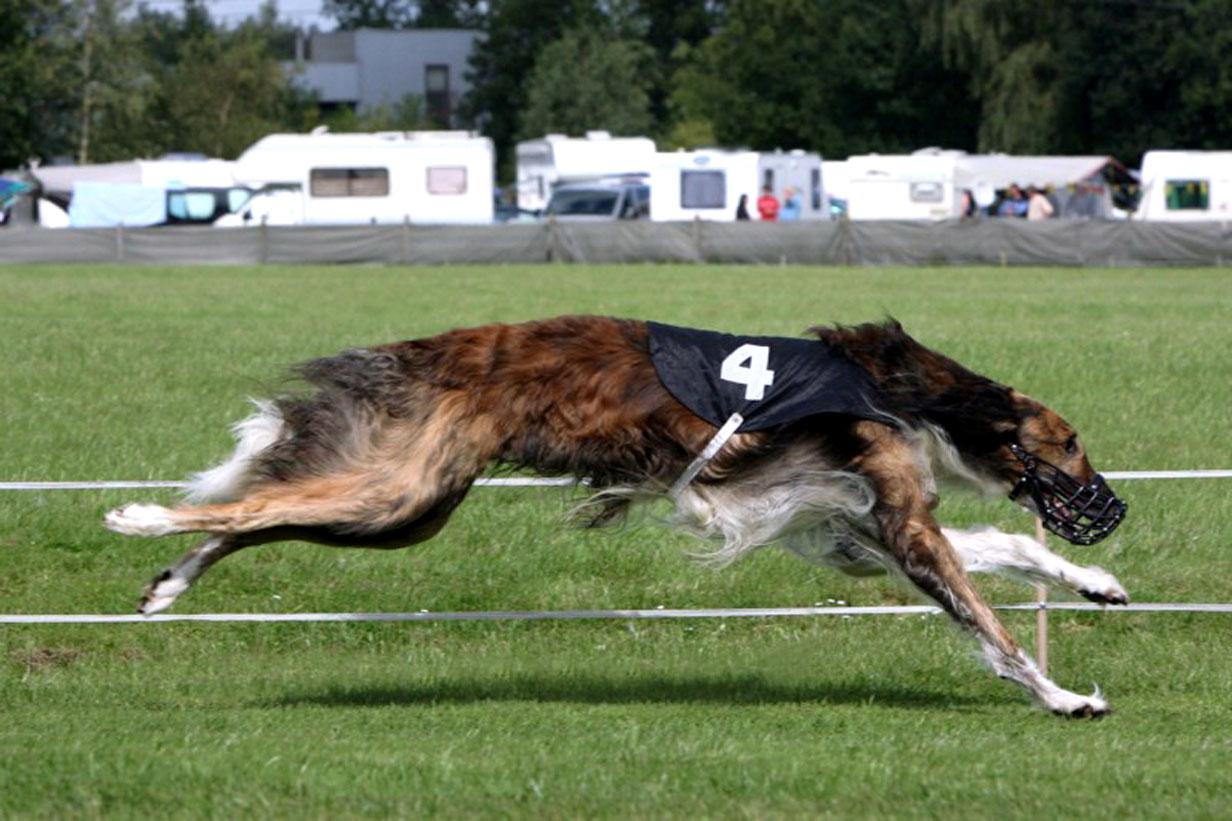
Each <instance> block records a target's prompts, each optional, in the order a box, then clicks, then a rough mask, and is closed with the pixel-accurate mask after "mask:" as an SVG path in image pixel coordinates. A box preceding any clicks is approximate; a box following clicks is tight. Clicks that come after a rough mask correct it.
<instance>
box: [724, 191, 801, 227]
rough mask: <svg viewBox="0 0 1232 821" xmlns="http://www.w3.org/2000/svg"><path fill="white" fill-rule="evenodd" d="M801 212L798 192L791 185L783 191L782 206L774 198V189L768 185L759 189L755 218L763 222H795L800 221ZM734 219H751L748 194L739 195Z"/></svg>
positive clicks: (776, 198)
mask: <svg viewBox="0 0 1232 821" xmlns="http://www.w3.org/2000/svg"><path fill="white" fill-rule="evenodd" d="M803 210H804V203H803V201H802V200H801V199H800V190H799V189H797V188H796V187H795V186H792V185H789V186H787V187H786V188H784V189H783V202H782V204H780V203H779V199H778V197H776V196H774V189H773V188H772V187H770V186H769V185H767V186H764V187H763V188H762V189H761V196H760V197H758V198H757V216H758V217H759V218H760V219H761V220H762V221H763V222H795V221H796V220H798V219H800V214H801V212H802V211H803ZM736 219H737V220H748V219H752V217H751V216H750V215H749V195H748V194H741V195H740V202H738V203H736Z"/></svg>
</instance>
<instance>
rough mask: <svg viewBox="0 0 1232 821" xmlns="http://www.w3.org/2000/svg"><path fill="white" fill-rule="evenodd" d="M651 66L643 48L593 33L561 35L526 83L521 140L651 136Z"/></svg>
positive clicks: (650, 54)
mask: <svg viewBox="0 0 1232 821" xmlns="http://www.w3.org/2000/svg"><path fill="white" fill-rule="evenodd" d="M653 66H654V53H653V52H652V51H651V50H650V47H649V46H647V45H645V44H643V43H640V42H637V41H633V40H625V39H621V38H619V37H615V36H613V35H612V34H611V33H610V32H608V31H603V30H599V29H593V28H585V29H574V30H572V31H567V32H565V34H564V35H563V36H562V37H561V38H560V39H559V40H557V41H556V42H554V43H552V44H551V45H549V46H547V47H546V48H544V49H543V51H542V52H541V53H540V54H539V58H538V59H537V60H536V61H535V66H534V69H533V70H532V71H531V72H530V76H529V77H528V78H527V83H526V85H527V93H526V97H527V99H526V108H525V110H524V111H523V113H522V119H521V127H520V133H521V136H522V137H523V138H527V139H529V138H533V137H538V136H542V135H543V134H546V133H548V132H562V133H567V134H581V133H582V132H584V131H586V130H587V129H604V130H607V131H611V132H613V133H615V134H646V133H649V132H650V130H651V129H652V127H653V125H654V123H653V120H652V118H651V114H650V93H649V92H650V89H651V87H652V85H653V77H652V73H651V72H652V69H653Z"/></svg>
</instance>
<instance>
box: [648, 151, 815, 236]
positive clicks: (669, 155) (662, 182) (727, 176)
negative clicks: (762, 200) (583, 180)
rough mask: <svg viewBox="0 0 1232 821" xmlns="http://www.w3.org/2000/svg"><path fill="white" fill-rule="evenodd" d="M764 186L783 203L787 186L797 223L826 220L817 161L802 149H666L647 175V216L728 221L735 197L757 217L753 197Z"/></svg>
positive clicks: (732, 216) (736, 203)
mask: <svg viewBox="0 0 1232 821" xmlns="http://www.w3.org/2000/svg"><path fill="white" fill-rule="evenodd" d="M765 186H769V187H770V189H771V191H772V192H773V193H774V196H775V197H776V198H778V200H779V202H780V203H782V202H783V199H784V194H785V193H786V190H787V189H788V188H794V189H795V190H796V191H797V192H798V196H799V197H800V204H801V208H800V219H802V220H824V219H829V217H830V213H829V207H828V205H827V203H826V198H825V191H824V189H823V188H822V178H821V157H820V156H818V155H817V154H813V153H806V152H804V151H799V150H797V151H790V152H782V151H775V152H759V151H725V150H722V149H713V148H706V149H699V150H697V151H665V152H662V153H660V154H659V155H658V157H657V161H656V163H655V167H654V170H652V171H651V172H650V218H651V219H652V220H654V221H656V222H676V221H680V220H692V219H704V220H713V221H717V222H731V221H733V220H735V219H736V209H737V207H738V206H739V204H740V198H741V197H745V209H746V210H747V211H748V214H749V218H750V219H752V220H757V219H758V213H757V198H758V197H759V196H761V192H762V188H764V187H765Z"/></svg>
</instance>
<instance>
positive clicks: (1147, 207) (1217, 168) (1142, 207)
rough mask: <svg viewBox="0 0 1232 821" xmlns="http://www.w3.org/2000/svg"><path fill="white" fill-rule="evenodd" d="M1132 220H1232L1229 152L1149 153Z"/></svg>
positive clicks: (1231, 175)
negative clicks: (1140, 194) (1140, 195)
mask: <svg viewBox="0 0 1232 821" xmlns="http://www.w3.org/2000/svg"><path fill="white" fill-rule="evenodd" d="M1134 219H1141V220H1163V221H1168V222H1202V221H1207V220H1229V219H1232V151H1148V152H1146V154H1144V155H1143V157H1142V199H1141V201H1140V202H1139V205H1138V210H1137V211H1136V212H1135V213H1134Z"/></svg>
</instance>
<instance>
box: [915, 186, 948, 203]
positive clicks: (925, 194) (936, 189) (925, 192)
mask: <svg viewBox="0 0 1232 821" xmlns="http://www.w3.org/2000/svg"><path fill="white" fill-rule="evenodd" d="M943 199H945V190H944V189H943V188H942V187H941V183H939V182H913V183H911V201H912V202H941V201H942V200H943Z"/></svg>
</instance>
